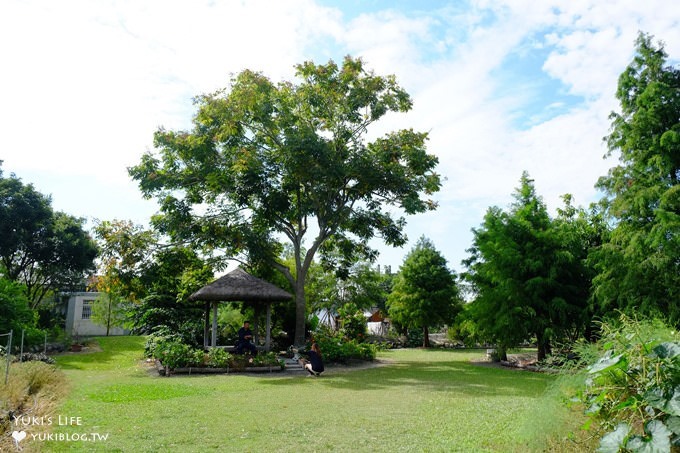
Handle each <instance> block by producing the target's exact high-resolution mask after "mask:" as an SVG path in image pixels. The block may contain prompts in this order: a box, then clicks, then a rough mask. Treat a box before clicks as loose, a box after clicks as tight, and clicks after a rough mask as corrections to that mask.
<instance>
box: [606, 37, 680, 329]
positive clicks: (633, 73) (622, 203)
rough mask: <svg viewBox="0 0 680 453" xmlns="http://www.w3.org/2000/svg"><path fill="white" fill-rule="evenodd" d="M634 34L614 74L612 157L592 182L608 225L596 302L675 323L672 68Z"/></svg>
mask: <svg viewBox="0 0 680 453" xmlns="http://www.w3.org/2000/svg"><path fill="white" fill-rule="evenodd" d="M666 60H667V55H666V53H665V51H664V48H663V45H662V44H659V45H658V46H655V45H654V44H653V42H652V37H651V36H649V35H646V34H642V33H641V34H640V35H639V36H638V38H637V41H636V55H635V57H634V58H633V61H632V62H631V63H630V64H629V65H628V67H627V68H626V70H625V71H624V72H623V73H622V74H621V76H620V77H619V83H618V89H617V91H616V97H617V98H618V100H619V102H620V111H619V112H613V113H612V114H611V115H610V118H611V119H612V126H611V133H610V135H609V136H608V137H606V141H607V145H608V148H609V152H608V155H615V154H618V156H619V160H620V163H619V165H617V166H615V167H613V168H612V169H610V170H609V173H608V174H607V176H604V177H602V178H600V180H599V181H598V184H597V185H598V187H599V188H601V189H603V190H604V191H605V193H606V195H607V197H606V199H605V200H604V201H605V203H606V206H607V208H608V213H609V214H610V215H611V216H613V218H614V221H615V225H616V227H615V228H614V230H613V231H612V234H611V239H610V241H609V242H608V243H607V244H605V245H604V246H603V249H602V252H601V253H600V255H599V258H600V259H599V270H600V273H599V275H598V276H597V278H596V280H595V283H596V293H595V294H596V297H597V299H598V301H599V303H600V304H601V305H603V306H608V307H618V308H621V309H623V310H626V311H628V312H646V313H650V312H651V313H661V314H663V315H665V316H668V317H670V318H671V319H672V320H673V321H674V322H678V321H680V305H679V304H678V300H680V184H679V179H680V70H679V69H677V68H673V67H670V66H667V61H666Z"/></svg>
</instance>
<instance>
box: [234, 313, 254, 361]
mask: <svg viewBox="0 0 680 453" xmlns="http://www.w3.org/2000/svg"><path fill="white" fill-rule="evenodd" d="M252 339H253V332H252V331H251V330H250V321H243V327H241V328H240V329H238V343H237V344H236V353H237V354H243V352H244V350H245V349H247V350H248V351H250V352H251V353H252V354H253V355H255V354H257V347H256V346H255V345H254V344H253V343H251V342H250V341H251V340H252Z"/></svg>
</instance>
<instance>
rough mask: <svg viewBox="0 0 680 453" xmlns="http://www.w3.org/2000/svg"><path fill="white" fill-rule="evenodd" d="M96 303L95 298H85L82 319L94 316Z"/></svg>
mask: <svg viewBox="0 0 680 453" xmlns="http://www.w3.org/2000/svg"><path fill="white" fill-rule="evenodd" d="M93 303H94V300H91V299H87V300H83V313H82V316H81V317H80V319H90V316H92V304H93Z"/></svg>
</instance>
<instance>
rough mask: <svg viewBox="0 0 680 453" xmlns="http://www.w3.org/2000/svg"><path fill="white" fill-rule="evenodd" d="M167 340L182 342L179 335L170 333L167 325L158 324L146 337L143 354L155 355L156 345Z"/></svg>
mask: <svg viewBox="0 0 680 453" xmlns="http://www.w3.org/2000/svg"><path fill="white" fill-rule="evenodd" d="M167 342H178V343H183V341H182V338H181V337H180V336H179V335H177V334H174V333H172V331H171V330H170V329H169V328H168V327H167V326H159V327H158V329H156V330H154V332H153V333H151V334H149V335H148V336H147V337H146V343H145V344H144V355H145V356H146V357H155V353H156V348H157V347H158V345H159V344H162V343H167Z"/></svg>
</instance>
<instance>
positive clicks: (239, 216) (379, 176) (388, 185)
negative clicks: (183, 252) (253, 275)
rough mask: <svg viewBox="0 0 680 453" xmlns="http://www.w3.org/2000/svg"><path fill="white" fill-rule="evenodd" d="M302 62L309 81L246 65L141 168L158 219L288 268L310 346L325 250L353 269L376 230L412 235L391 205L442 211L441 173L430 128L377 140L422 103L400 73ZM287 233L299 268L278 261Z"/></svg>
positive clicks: (300, 73)
mask: <svg viewBox="0 0 680 453" xmlns="http://www.w3.org/2000/svg"><path fill="white" fill-rule="evenodd" d="M296 69H297V77H298V79H299V82H298V83H292V82H281V83H276V84H275V83H273V82H272V81H270V80H269V79H268V78H267V77H265V76H264V75H262V74H260V73H257V72H254V71H250V70H246V71H243V72H241V73H239V74H238V75H236V76H235V77H234V78H233V79H232V83H231V86H230V88H229V89H224V90H220V91H218V92H216V93H213V94H207V95H202V96H199V97H197V98H196V100H195V103H196V105H197V113H196V115H195V116H194V120H193V129H192V130H191V131H168V130H165V129H160V130H158V131H157V132H156V134H155V146H156V148H157V150H156V152H154V153H147V154H145V155H144V156H143V158H142V160H141V162H140V163H139V164H138V165H137V166H134V167H132V168H130V169H129V171H130V175H131V176H132V177H133V178H134V179H135V180H137V181H138V182H139V186H140V188H141V190H142V192H143V194H144V196H145V197H156V198H157V199H158V201H159V203H160V208H161V214H160V215H159V216H157V217H155V219H154V222H155V225H156V226H157V227H158V228H159V229H160V230H161V231H162V232H164V233H167V234H169V235H170V236H171V238H172V239H173V240H176V241H188V242H191V243H192V244H194V245H196V246H202V247H205V248H206V249H208V250H221V251H223V252H224V253H225V255H226V256H229V257H235V256H239V254H242V255H243V259H245V260H247V261H249V262H250V263H255V262H262V261H264V262H267V263H269V265H271V266H274V267H276V269H278V270H279V271H280V272H282V273H283V274H284V275H285V276H286V278H287V280H288V282H289V283H290V285H291V288H292V291H294V293H295V300H296V329H295V343H296V344H301V343H302V342H304V332H305V293H304V282H305V280H306V275H307V271H308V269H309V266H310V265H311V263H312V260H313V258H314V256H315V255H316V254H317V252H318V253H321V255H322V256H323V255H330V254H331V253H338V254H339V256H340V257H341V260H340V261H339V262H338V263H337V265H338V266H339V267H349V266H350V265H351V263H352V261H353V259H354V258H356V257H368V258H374V257H375V251H374V250H372V249H371V248H370V247H369V245H368V243H369V241H370V240H371V239H373V238H374V237H379V238H380V239H382V240H383V241H384V242H385V243H387V244H390V245H394V246H400V245H403V244H404V243H405V241H406V238H405V236H404V233H403V228H404V225H405V220H404V218H403V217H395V216H394V214H392V212H391V211H390V208H396V209H397V210H401V211H402V212H403V213H405V214H409V215H410V214H415V213H419V212H424V211H427V210H431V209H435V208H436V204H435V202H434V201H433V200H432V199H431V198H430V195H432V194H433V193H434V192H436V191H438V190H439V188H440V185H441V183H440V178H439V175H437V174H436V173H435V172H434V168H435V166H436V164H437V158H436V157H435V156H433V155H430V154H428V153H427V152H426V146H425V142H426V140H427V134H426V133H420V132H415V131H413V130H399V131H395V132H392V133H388V134H387V135H385V136H383V137H381V138H377V139H375V140H374V141H372V142H368V141H367V140H366V135H367V132H368V128H369V126H370V125H372V124H373V123H375V122H376V121H378V120H379V119H381V118H382V117H384V116H385V115H386V114H387V113H388V112H406V111H408V110H410V109H411V105H412V103H411V99H410V97H409V95H408V93H407V92H406V91H404V90H403V89H402V88H401V87H400V86H399V85H398V84H397V82H396V80H395V78H394V76H386V77H383V76H378V75H375V74H374V73H372V72H370V71H368V70H366V69H365V67H364V63H363V62H362V61H361V60H360V59H355V58H351V57H346V58H345V59H344V61H343V63H342V65H341V66H338V65H336V64H335V63H334V62H333V61H330V62H328V63H327V64H325V65H316V64H314V63H312V62H305V63H303V64H300V65H298V66H296ZM281 239H285V240H286V241H288V242H289V243H290V244H291V246H292V248H293V253H294V258H295V269H291V268H290V267H289V266H286V265H285V264H284V263H282V262H281V261H280V260H279V259H278V257H279V256H281V253H280V252H281V244H280V242H279V241H280V240H281ZM306 239H307V240H308V242H307V243H305V240H306ZM293 270H294V271H295V272H293Z"/></svg>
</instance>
